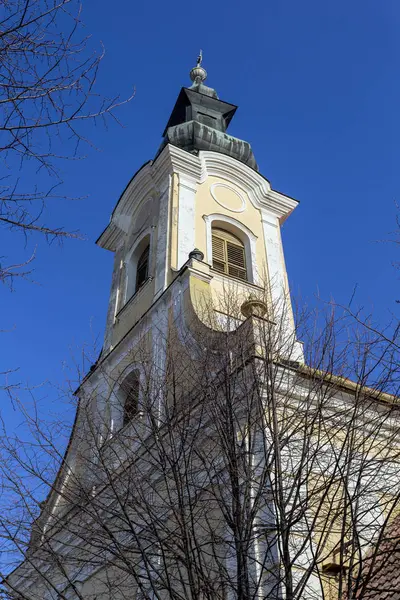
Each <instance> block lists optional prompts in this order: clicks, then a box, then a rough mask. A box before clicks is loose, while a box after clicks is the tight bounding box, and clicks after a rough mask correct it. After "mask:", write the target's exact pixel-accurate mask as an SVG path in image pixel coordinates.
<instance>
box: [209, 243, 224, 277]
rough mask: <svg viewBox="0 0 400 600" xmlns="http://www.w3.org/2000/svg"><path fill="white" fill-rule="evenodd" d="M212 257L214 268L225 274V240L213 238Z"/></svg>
mask: <svg viewBox="0 0 400 600" xmlns="http://www.w3.org/2000/svg"><path fill="white" fill-rule="evenodd" d="M212 256H213V268H214V269H215V270H216V271H219V272H220V273H225V271H226V268H225V264H226V258H225V243H224V240H223V239H221V238H219V237H217V236H215V235H213V236H212Z"/></svg>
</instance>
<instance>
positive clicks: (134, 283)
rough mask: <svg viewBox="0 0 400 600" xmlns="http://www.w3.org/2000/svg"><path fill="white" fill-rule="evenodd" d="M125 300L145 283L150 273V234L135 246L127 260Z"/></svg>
mask: <svg viewBox="0 0 400 600" xmlns="http://www.w3.org/2000/svg"><path fill="white" fill-rule="evenodd" d="M126 267H127V275H126V292H125V302H127V301H128V300H129V298H132V296H134V295H135V294H136V292H138V291H139V290H140V288H141V287H142V286H143V285H144V284H145V283H146V281H147V280H148V279H149V275H150V236H146V237H145V238H143V239H142V240H141V242H140V243H139V244H138V246H136V248H135V249H134V251H133V252H132V253H131V255H130V257H129V258H128V260H127V264H126Z"/></svg>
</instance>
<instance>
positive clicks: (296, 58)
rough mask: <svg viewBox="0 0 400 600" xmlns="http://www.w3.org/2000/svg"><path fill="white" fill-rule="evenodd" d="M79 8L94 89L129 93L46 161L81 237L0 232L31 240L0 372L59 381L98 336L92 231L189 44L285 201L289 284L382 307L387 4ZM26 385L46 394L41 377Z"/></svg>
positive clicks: (102, 278)
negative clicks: (93, 55) (76, 141)
mask: <svg viewBox="0 0 400 600" xmlns="http://www.w3.org/2000/svg"><path fill="white" fill-rule="evenodd" d="M110 6H112V8H110ZM83 19H84V21H85V23H86V29H87V33H90V34H91V35H92V38H91V43H92V44H93V45H95V46H96V45H100V41H102V42H103V44H104V46H105V49H106V56H105V59H104V62H103V65H102V69H101V72H100V74H99V80H98V91H99V92H101V93H104V94H110V95H111V94H114V93H116V92H117V93H121V95H122V96H125V97H126V96H128V95H129V94H130V93H131V90H132V88H133V87H135V89H136V95H135V98H134V100H133V101H132V102H131V103H130V104H129V105H127V106H124V107H122V108H121V110H120V111H119V113H118V116H119V117H120V119H121V121H122V123H123V125H124V127H119V126H118V125H116V124H113V123H109V127H108V128H107V129H105V128H104V127H102V126H101V125H100V124H98V125H97V126H85V133H86V134H87V135H88V136H90V138H91V139H92V140H93V142H94V143H95V145H96V146H97V147H98V148H100V150H99V151H96V150H93V149H90V148H87V149H85V153H86V154H87V158H86V159H85V160H82V161H72V162H67V163H63V164H62V165H61V170H62V176H63V179H64V181H65V184H64V188H63V191H64V193H66V194H70V195H73V196H85V197H86V198H85V199H83V200H79V201H78V200H77V201H74V202H63V201H60V202H54V203H53V204H52V205H51V206H50V207H49V209H48V212H47V214H46V221H47V222H48V223H49V224H54V225H63V226H65V227H66V228H69V229H71V230H75V229H79V230H80V231H81V232H82V233H84V234H85V236H86V240H85V241H67V242H66V243H65V244H64V245H63V246H58V245H57V244H53V245H51V246H48V245H46V243H45V241H44V240H43V239H41V238H39V237H37V238H36V237H33V236H32V237H31V238H29V240H28V242H27V246H25V242H24V239H23V238H22V237H21V236H18V235H17V234H15V233H14V234H13V235H4V234H2V244H1V246H2V249H1V252H0V254H1V255H2V256H8V257H9V260H10V261H14V260H15V259H19V258H20V257H22V256H24V255H25V256H26V255H27V254H29V253H30V251H31V250H32V249H33V248H35V247H36V257H37V258H36V261H35V273H34V279H35V280H36V282H37V283H28V282H23V281H20V282H17V283H16V288H15V291H14V292H13V293H10V292H9V291H8V290H7V289H6V288H5V287H3V288H1V289H0V294H1V306H2V311H1V326H0V328H1V329H3V330H6V331H5V332H3V333H2V334H1V336H2V337H1V340H2V344H1V346H0V354H1V356H0V365H1V368H2V369H3V370H4V369H6V368H16V367H18V368H19V370H18V372H17V373H15V375H14V376H13V377H14V380H15V381H21V382H27V383H28V384H29V385H37V384H39V383H40V382H43V381H45V380H49V381H51V382H53V383H55V384H60V383H62V381H63V379H64V377H65V375H66V374H67V375H68V373H66V372H65V370H64V368H63V365H64V363H65V361H67V362H68V361H70V356H71V352H72V353H73V354H75V356H79V349H80V348H81V347H82V345H83V344H84V343H85V342H89V343H90V340H91V338H92V337H93V336H94V337H96V336H99V337H100V338H101V336H102V334H103V327H104V322H105V316H106V309H107V302H108V293H109V286H110V278H111V269H112V255H111V254H110V253H108V252H107V251H105V250H102V249H100V248H98V247H97V246H96V245H95V244H94V242H95V240H96V239H97V237H98V235H99V234H100V233H101V231H102V230H103V229H104V227H105V226H106V224H107V222H108V219H109V216H110V213H111V211H112V209H113V207H114V205H115V203H116V201H117V199H118V197H119V194H120V193H121V191H122V190H123V189H124V187H125V185H126V183H127V182H128V180H129V179H130V177H131V176H132V174H133V173H134V172H135V171H136V170H137V169H138V168H139V167H140V166H141V165H142V164H143V162H145V161H147V160H148V159H150V158H152V157H153V156H154V154H155V152H156V150H157V148H158V146H159V144H160V142H161V133H162V131H163V129H164V126H165V124H166V121H167V119H168V116H169V114H170V111H171V110H172V107H173V105H174V102H175V99H176V97H177V95H178V92H179V90H180V88H181V87H182V86H185V85H188V84H189V83H190V82H189V77H188V73H189V70H190V68H191V67H192V66H193V65H194V63H195V59H196V57H197V54H198V50H199V48H202V49H203V53H204V63H203V64H204V66H205V68H206V69H207V71H208V74H209V77H208V80H207V83H208V84H209V85H211V86H213V87H215V88H216V90H217V92H218V94H219V96H220V98H222V99H223V100H226V101H228V102H232V103H234V104H237V105H238V106H239V110H238V112H237V113H236V116H235V118H234V120H233V121H232V123H231V126H230V133H231V134H232V135H234V136H236V137H239V138H243V139H246V140H248V141H249V142H251V144H252V146H253V150H254V153H255V156H256V159H257V161H258V163H259V166H260V170H261V172H262V173H263V174H264V175H265V176H266V177H267V178H268V179H269V180H270V181H271V183H272V186H273V187H274V188H275V189H278V190H280V191H282V192H284V193H286V194H288V195H291V196H293V197H295V198H297V199H299V200H300V206H299V207H298V208H297V209H296V211H295V212H294V214H293V215H292V216H291V217H290V219H289V220H288V221H287V223H286V224H285V226H284V230H283V239H284V246H285V255H286V261H287V267H288V272H289V278H290V281H291V286H292V290H293V292H294V293H295V294H296V295H297V294H301V296H302V297H303V298H305V299H307V300H308V301H310V302H313V301H314V300H313V299H314V297H315V295H316V294H317V293H318V294H319V295H320V296H321V297H322V298H323V299H326V300H329V299H330V298H331V297H334V298H335V300H337V301H338V302H344V303H345V302H346V301H348V300H349V298H350V296H351V294H352V291H353V288H354V286H355V285H357V301H358V303H359V304H363V305H366V306H368V307H371V308H373V310H374V311H375V314H376V317H377V319H379V320H381V321H384V320H385V319H387V318H388V316H389V314H390V311H395V310H396V305H395V299H396V298H398V297H399V295H400V294H399V292H398V276H399V274H398V273H397V272H396V271H395V270H394V269H393V267H392V264H391V263H392V262H393V261H395V260H396V259H397V256H396V252H397V249H396V247H395V246H394V245H391V244H387V243H379V240H382V239H385V238H388V237H389V236H388V234H389V232H390V231H392V230H393V229H394V228H395V214H396V209H395V202H396V200H399V201H400V198H399V169H398V168H396V167H397V165H398V159H399V152H398V140H399V139H400V117H399V106H400V78H399V68H398V64H399V63H398V58H399V49H400V48H399V46H400V36H399V35H398V32H399V26H400V5H399V3H398V2H396V1H395V0H385V1H384V2H377V1H376V0H375V1H372V0H362V1H361V0H353V1H352V2H348V1H346V2H345V1H344V0H336V1H335V2H321V1H317V0H305V1H303V2H298V1H297V0H286V1H281V2H271V1H269V0H263V1H261V0H257V1H252V2H246V3H243V2H224V1H219V2H218V1H217V2H215V1H214V2H211V1H210V0H203V1H202V2H201V3H196V2H194V3H188V2H183V1H182V0H179V1H175V2H169V3H166V2H157V1H156V2H151V3H143V2H140V3H139V2H131V1H128V0H119V2H115V3H113V4H112V5H110V3H109V2H106V1H105V0H97V1H96V2H86V3H85V5H84V10H83ZM31 183H32V185H33V184H34V178H32V181H30V180H29V178H28V179H27V180H26V181H25V185H27V186H29V185H30V184H31ZM71 349H72V350H71ZM37 394H38V395H39V396H42V397H43V398H47V399H48V401H49V402H52V401H54V398H55V396H53V395H52V394H53V392H51V391H49V390H48V389H47V388H39V389H38V391H37ZM2 405H3V410H5V411H7V410H8V408H7V407H8V403H7V401H6V400H5V399H4V398H3V401H2ZM53 408H54V410H57V406H56V405H55V406H54V407H53Z"/></svg>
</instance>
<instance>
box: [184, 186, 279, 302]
mask: <svg viewBox="0 0 400 600" xmlns="http://www.w3.org/2000/svg"><path fill="white" fill-rule="evenodd" d="M216 183H222V184H225V185H227V186H229V188H232V189H233V190H236V191H237V192H238V193H239V194H240V195H241V196H242V197H243V198H244V199H245V202H246V208H245V210H244V211H243V212H234V211H233V210H229V209H228V208H225V207H223V206H221V204H219V203H218V202H217V201H216V200H215V199H214V198H213V196H212V193H211V186H212V185H213V184H216ZM217 197H218V198H219V199H220V200H221V201H222V202H223V203H224V204H227V205H230V206H232V208H236V209H237V208H240V205H241V203H240V201H239V199H238V198H236V197H235V196H234V194H232V192H230V191H229V190H228V189H224V188H218V196H217ZM212 214H221V215H224V216H227V217H230V218H231V219H236V220H237V221H239V222H240V223H242V224H243V225H245V226H246V227H247V228H248V229H249V230H250V231H251V232H252V233H253V234H254V235H255V236H256V238H257V241H256V244H255V246H256V248H255V250H256V261H257V267H256V268H257V275H258V277H259V279H260V280H261V282H262V283H261V287H258V286H255V285H251V284H250V283H249V284H248V283H246V282H242V281H240V280H236V279H234V278H231V277H226V276H223V275H221V274H218V273H215V272H213V271H212V270H211V274H212V275H213V279H212V282H211V288H212V297H213V301H214V305H215V308H216V309H217V310H220V311H221V312H222V313H229V314H232V313H233V312H235V313H236V312H237V309H240V305H241V304H242V302H244V300H246V299H247V298H248V297H249V295H250V294H253V295H255V296H257V297H260V298H262V299H263V300H264V301H267V302H268V301H270V292H269V289H268V267H267V262H266V250H265V242H264V231H263V225H262V221H261V211H260V210H259V209H258V208H255V207H254V206H253V204H252V203H251V202H250V200H249V198H248V195H247V194H246V192H245V191H243V190H242V189H241V188H239V187H238V186H237V185H235V184H233V183H231V182H230V181H227V180H224V179H221V178H220V177H211V176H210V177H208V178H207V179H206V181H204V182H203V183H202V184H200V185H199V187H198V190H197V193H196V216H195V222H196V238H195V239H196V244H195V245H196V247H197V248H199V249H200V250H201V251H202V252H204V255H205V260H206V261H207V262H211V257H209V256H207V239H206V222H205V220H204V216H208V215H212ZM265 290H267V291H266V293H265ZM239 312H240V310H239Z"/></svg>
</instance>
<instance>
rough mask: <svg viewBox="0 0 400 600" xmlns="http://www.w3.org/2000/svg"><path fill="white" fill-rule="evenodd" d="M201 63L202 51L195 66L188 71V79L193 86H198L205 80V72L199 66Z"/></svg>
mask: <svg viewBox="0 0 400 600" xmlns="http://www.w3.org/2000/svg"><path fill="white" fill-rule="evenodd" d="M202 62H203V50H200V53H199V56H198V57H197V64H196V66H195V67H193V69H192V70H191V71H190V79H191V80H192V81H193V84H194V85H199V84H201V83H203V81H205V80H206V79H207V71H206V70H205V69H204V68H203V67H202V66H201V63H202Z"/></svg>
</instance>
